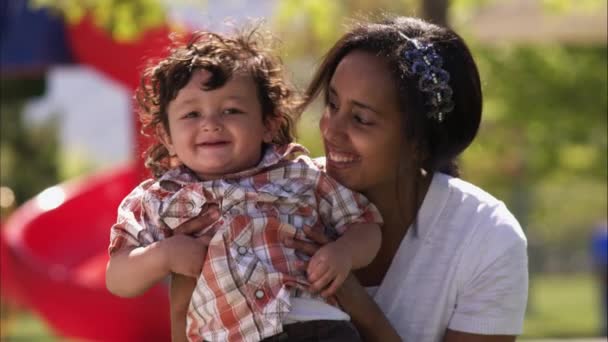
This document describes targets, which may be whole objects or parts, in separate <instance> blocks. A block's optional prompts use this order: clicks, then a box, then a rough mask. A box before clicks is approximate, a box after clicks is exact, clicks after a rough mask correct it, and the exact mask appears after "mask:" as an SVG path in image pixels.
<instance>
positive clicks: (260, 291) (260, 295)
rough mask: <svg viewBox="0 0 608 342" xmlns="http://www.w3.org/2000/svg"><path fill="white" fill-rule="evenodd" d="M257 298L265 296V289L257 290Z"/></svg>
mask: <svg viewBox="0 0 608 342" xmlns="http://www.w3.org/2000/svg"><path fill="white" fill-rule="evenodd" d="M255 298H257V299H262V298H264V291H262V290H257V291H255Z"/></svg>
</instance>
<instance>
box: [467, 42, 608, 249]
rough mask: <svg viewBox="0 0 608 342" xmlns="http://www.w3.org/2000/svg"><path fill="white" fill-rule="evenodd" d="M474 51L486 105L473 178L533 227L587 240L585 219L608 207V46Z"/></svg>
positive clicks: (470, 162)
mask: <svg viewBox="0 0 608 342" xmlns="http://www.w3.org/2000/svg"><path fill="white" fill-rule="evenodd" d="M474 51H475V55H476V58H477V61H478V63H479V65H480V69H481V75H482V79H483V88H484V95H485V111H484V121H483V124H482V128H481V131H480V134H479V136H478V138H477V140H476V142H475V143H474V145H473V146H472V147H471V148H470V149H469V150H468V151H467V152H466V153H465V155H464V158H463V161H464V165H465V174H466V176H467V178H469V179H474V180H475V181H476V182H477V183H479V184H480V185H482V186H483V187H485V188H487V189H489V190H490V191H492V192H494V193H495V194H496V195H497V196H499V197H501V198H503V199H505V200H506V201H507V202H509V204H510V206H511V207H513V208H521V209H519V210H515V214H516V216H518V217H519V218H520V220H522V221H523V222H522V224H524V225H525V227H526V228H527V229H528V231H529V234H531V236H533V237H535V238H538V239H540V240H541V241H545V242H552V243H554V244H558V245H559V244H561V245H564V246H566V245H569V246H570V247H573V246H575V245H577V244H578V245H579V247H580V246H582V245H584V243H583V242H582V241H583V239H584V238H585V235H584V234H580V228H581V227H589V226H590V225H592V224H593V223H594V222H595V221H597V220H599V219H601V218H602V216H604V215H606V207H607V203H606V178H607V177H608V175H607V170H606V165H607V157H606V149H607V146H608V141H607V137H606V130H607V125H606V113H607V112H608V104H607V99H606V93H607V92H608V85H607V80H606V75H607V69H606V68H607V67H606V60H607V48H606V46H556V45H540V46H539V45H537V46H504V47H481V46H476V47H475V49H474ZM518 201H525V202H526V205H525V207H522V206H521V203H518ZM577 241H578V242H577Z"/></svg>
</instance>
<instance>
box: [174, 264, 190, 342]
mask: <svg viewBox="0 0 608 342" xmlns="http://www.w3.org/2000/svg"><path fill="white" fill-rule="evenodd" d="M195 286H196V279H194V278H190V277H186V276H183V275H180V274H173V275H172V276H171V294H170V299H171V341H172V342H185V341H187V338H186V316H187V314H188V305H189V304H190V299H191V298H192V292H193V291H194V288H195Z"/></svg>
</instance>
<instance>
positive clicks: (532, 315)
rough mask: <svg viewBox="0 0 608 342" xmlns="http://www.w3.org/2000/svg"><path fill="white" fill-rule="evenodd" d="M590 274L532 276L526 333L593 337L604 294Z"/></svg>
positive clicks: (542, 335) (543, 335)
mask: <svg viewBox="0 0 608 342" xmlns="http://www.w3.org/2000/svg"><path fill="white" fill-rule="evenodd" d="M594 280H595V278H593V277H592V276H591V275H589V274H579V275H576V276H574V275H542V276H540V275H539V276H536V277H533V278H532V282H531V288H530V302H529V310H528V314H527V315H526V320H525V325H524V336H523V337H534V338H536V337H563V338H566V337H592V336H597V334H598V331H599V326H600V317H599V313H600V306H599V305H600V298H599V293H598V289H597V287H596V284H595V283H594Z"/></svg>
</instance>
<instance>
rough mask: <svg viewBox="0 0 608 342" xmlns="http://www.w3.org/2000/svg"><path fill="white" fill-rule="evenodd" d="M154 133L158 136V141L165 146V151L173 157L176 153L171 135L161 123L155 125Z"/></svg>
mask: <svg viewBox="0 0 608 342" xmlns="http://www.w3.org/2000/svg"><path fill="white" fill-rule="evenodd" d="M156 135H157V136H158V137H159V139H160V142H161V143H162V144H163V145H164V146H165V148H166V149H167V151H169V156H171V157H175V155H176V154H175V149H174V147H173V142H172V141H171V135H170V134H169V133H168V132H167V130H166V129H165V126H164V125H163V124H158V125H156Z"/></svg>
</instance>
